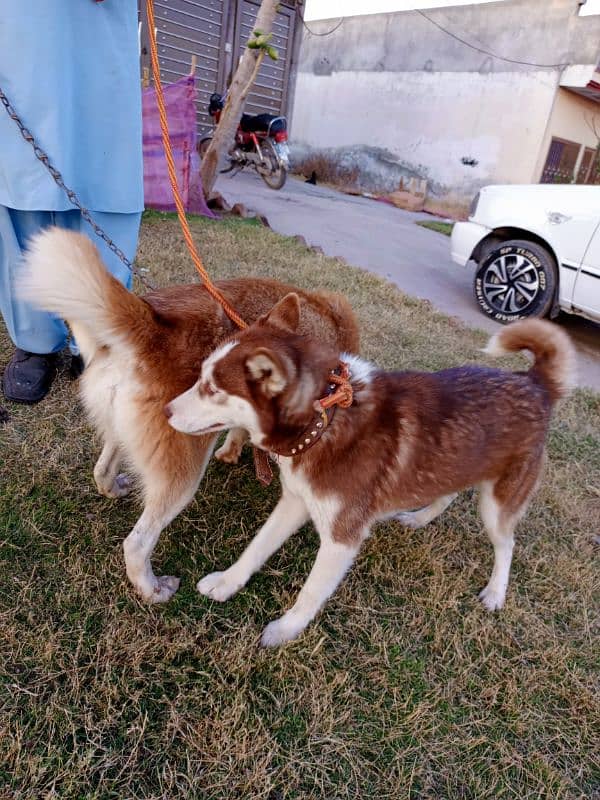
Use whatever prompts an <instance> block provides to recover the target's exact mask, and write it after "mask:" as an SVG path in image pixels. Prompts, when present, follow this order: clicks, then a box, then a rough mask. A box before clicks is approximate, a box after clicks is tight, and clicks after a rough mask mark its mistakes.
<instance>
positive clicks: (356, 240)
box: [217, 173, 600, 391]
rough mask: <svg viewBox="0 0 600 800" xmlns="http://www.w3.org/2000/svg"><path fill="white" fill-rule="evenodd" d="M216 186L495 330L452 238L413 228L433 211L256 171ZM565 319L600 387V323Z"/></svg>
mask: <svg viewBox="0 0 600 800" xmlns="http://www.w3.org/2000/svg"><path fill="white" fill-rule="evenodd" d="M217 189H218V190H219V191H220V192H221V193H222V194H223V195H224V197H225V198H226V199H227V200H228V201H229V202H230V203H234V202H242V203H244V205H246V206H247V207H248V208H251V209H253V210H255V211H257V212H258V213H260V214H264V215H265V216H266V217H267V219H268V220H269V223H270V225H271V227H272V228H273V229H274V230H276V231H277V232H278V233H283V234H286V235H289V236H293V235H295V234H300V235H301V236H303V237H304V238H305V239H306V241H307V242H308V243H309V244H312V245H319V247H322V248H323V251H324V252H325V253H326V254H327V255H330V256H341V257H343V258H345V259H346V261H348V262H349V263H350V264H353V265H355V266H357V267H362V268H363V269H368V270H370V271H371V272H376V273H377V274H378V275H383V276H384V277H385V278H388V279H389V280H391V281H393V282H394V283H395V284H396V285H397V286H399V287H400V289H402V290H403V291H404V292H406V293H407V294H410V295H413V296H415V297H422V298H426V299H427V300H430V301H431V302H432V303H433V305H434V306H435V307H436V308H438V309H440V310H441V311H444V312H445V313H447V314H451V315H453V316H456V317H459V318H460V319H462V320H463V321H464V322H466V323H467V324H468V325H470V326H472V327H477V328H481V329H483V330H486V331H494V330H498V327H499V326H498V324H497V323H495V322H493V321H492V320H489V319H487V318H486V317H484V316H483V314H481V313H480V312H479V311H478V309H477V306H476V305H475V301H474V300H473V297H472V288H471V287H472V279H473V273H472V270H471V269H469V268H465V267H459V266H457V265H456V264H454V263H453V262H452V260H451V259H450V255H449V252H450V250H449V244H450V243H449V240H448V238H447V237H446V236H443V235H442V234H439V233H436V232H435V231H430V230H427V229H426V228H421V227H419V226H418V225H415V222H416V221H417V220H419V219H432V217H431V216H429V215H428V214H414V213H411V212H408V211H401V210H399V209H397V208H394V207H392V206H389V205H386V204H385V203H378V202H376V201H374V200H369V199H367V198H364V197H353V196H351V195H346V194H342V193H340V192H336V191H333V190H332V189H327V188H325V187H321V186H311V185H310V184H307V183H304V182H303V181H300V180H296V179H294V178H288V181H287V183H286V185H285V186H284V188H283V189H281V190H280V191H278V192H276V191H273V190H272V189H269V188H267V187H266V186H265V184H264V183H263V182H262V181H261V180H260V178H258V176H256V175H254V174H252V173H241V174H239V175H236V176H235V177H234V178H229V177H228V176H220V177H219V180H218V183H217ZM560 324H561V325H562V326H563V327H564V328H565V330H567V331H568V332H569V333H570V334H571V336H572V337H573V339H574V340H575V343H576V346H577V351H578V357H579V375H580V383H581V385H585V386H591V387H593V388H594V389H596V390H597V391H600V326H598V325H595V324H594V323H591V322H587V321H586V320H583V319H579V318H577V317H574V316H572V315H561V317H560Z"/></svg>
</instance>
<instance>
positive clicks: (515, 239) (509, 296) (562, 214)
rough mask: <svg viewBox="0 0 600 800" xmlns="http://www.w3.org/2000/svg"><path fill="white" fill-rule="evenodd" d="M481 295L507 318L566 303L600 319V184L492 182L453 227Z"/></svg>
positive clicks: (455, 253) (495, 314)
mask: <svg viewBox="0 0 600 800" xmlns="http://www.w3.org/2000/svg"><path fill="white" fill-rule="evenodd" d="M452 259H453V261H455V262H456V263H457V264H461V265H465V264H467V263H468V262H469V261H471V260H472V261H475V263H476V265H477V267H476V271H475V277H474V282H473V291H474V294H475V299H476V301H477V303H478V304H479V307H480V309H481V310H482V312H483V313H484V314H486V315H487V316H489V317H492V318H493V319H495V320H497V321H498V322H502V323H507V322H512V321H513V320H516V319H523V318H524V317H543V316H546V315H549V316H551V317H554V316H556V314H558V312H559V310H562V311H566V312H568V313H570V314H580V315H581V316H584V317H587V318H588V319H591V320H596V321H600V186H578V185H546V184H540V185H535V184H533V185H528V186H486V187H485V188H483V189H482V190H481V191H480V192H479V194H478V195H477V196H476V197H475V198H474V200H473V203H472V204H471V211H470V215H469V221H468V222H458V223H457V224H456V225H455V226H454V228H453V230H452Z"/></svg>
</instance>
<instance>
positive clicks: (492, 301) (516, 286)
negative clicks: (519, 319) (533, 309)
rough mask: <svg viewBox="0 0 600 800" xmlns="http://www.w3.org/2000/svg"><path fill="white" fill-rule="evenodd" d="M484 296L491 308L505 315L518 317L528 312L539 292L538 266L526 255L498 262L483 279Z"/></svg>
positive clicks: (502, 259)
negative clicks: (516, 315)
mask: <svg viewBox="0 0 600 800" xmlns="http://www.w3.org/2000/svg"><path fill="white" fill-rule="evenodd" d="M482 283H483V286H482V288H483V294H484V297H485V299H486V301H487V302H488V303H489V305H490V306H491V307H492V308H493V309H494V310H495V311H499V312H501V313H502V314H518V313H521V312H523V311H525V310H526V309H528V308H529V307H530V306H531V304H532V303H533V302H534V300H535V299H536V297H537V295H538V292H539V290H540V276H539V274H538V270H537V267H536V266H535V264H534V263H533V262H532V261H531V260H530V259H529V258H527V256H523V255H516V254H511V255H503V256H498V257H497V258H495V259H494V260H493V261H492V262H491V263H490V264H489V265H488V267H487V269H486V270H485V273H484V275H483V282H482Z"/></svg>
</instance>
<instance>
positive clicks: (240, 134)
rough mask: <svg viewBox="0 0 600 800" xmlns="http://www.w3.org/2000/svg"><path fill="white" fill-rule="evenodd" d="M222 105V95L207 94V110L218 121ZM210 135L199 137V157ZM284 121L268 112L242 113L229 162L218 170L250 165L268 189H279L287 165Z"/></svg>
mask: <svg viewBox="0 0 600 800" xmlns="http://www.w3.org/2000/svg"><path fill="white" fill-rule="evenodd" d="M224 105H225V98H224V97H223V95H221V94H219V93H218V92H215V93H214V94H211V96H210V102H209V105H208V113H209V114H210V116H211V117H212V118H213V119H214V120H215V122H216V123H218V122H219V119H220V117H221V112H222V110H223V107H224ZM211 141H212V136H205V137H203V138H202V139H201V140H200V142H199V143H198V153H199V154H200V158H202V157H203V156H204V154H205V153H206V151H207V150H208V146H209V145H210V143H211ZM287 141H288V136H287V120H286V118H285V117H274V116H273V115H271V114H256V115H252V114H242V118H241V120H240V122H239V125H238V128H237V131H236V134H235V143H234V146H233V148H232V149H231V150H230V151H229V155H228V158H229V165H228V166H227V167H226V168H225V169H222V170H221V172H223V173H226V172H232V171H233V170H235V172H234V175H235V174H237V173H238V172H239V171H240V170H242V169H244V167H247V166H251V167H253V168H254V169H255V170H256V172H257V173H258V174H259V175H260V177H261V178H262V179H263V181H264V182H265V183H266V184H267V186H268V187H269V188H270V189H281V187H282V186H283V184H284V183H285V180H286V178H287V173H288V169H289V166H290V160H289V159H290V150H289V147H288V143H287Z"/></svg>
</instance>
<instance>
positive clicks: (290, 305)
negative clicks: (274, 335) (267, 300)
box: [260, 292, 300, 333]
mask: <svg viewBox="0 0 600 800" xmlns="http://www.w3.org/2000/svg"><path fill="white" fill-rule="evenodd" d="M260 322H263V323H265V322H267V323H268V324H269V325H273V326H274V327H276V328H280V329H281V330H283V331H286V332H287V333H296V331H297V330H298V325H299V324H300V298H299V297H298V295H297V294H296V292H290V293H289V294H286V296H285V297H282V298H281V300H280V301H279V302H278V303H277V304H276V305H274V306H273V308H272V309H271V310H270V311H269V313H268V314H265V315H264V316H263V317H261V318H260Z"/></svg>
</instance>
